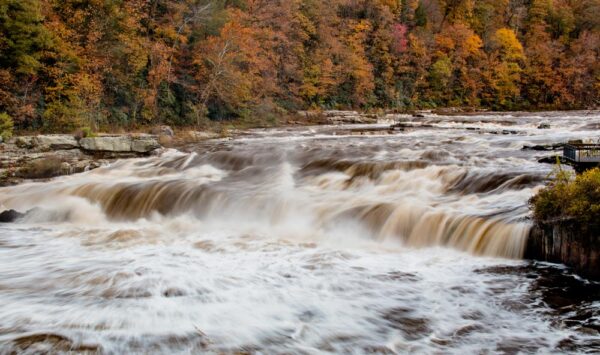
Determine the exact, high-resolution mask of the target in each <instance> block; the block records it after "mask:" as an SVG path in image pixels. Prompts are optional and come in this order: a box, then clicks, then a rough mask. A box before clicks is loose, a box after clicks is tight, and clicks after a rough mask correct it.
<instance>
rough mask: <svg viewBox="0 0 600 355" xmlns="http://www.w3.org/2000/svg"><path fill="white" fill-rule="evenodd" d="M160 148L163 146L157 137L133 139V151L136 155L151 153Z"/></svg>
mask: <svg viewBox="0 0 600 355" xmlns="http://www.w3.org/2000/svg"><path fill="white" fill-rule="evenodd" d="M160 147H161V145H160V143H158V138H157V137H155V136H140V137H133V140H132V142H131V151H133V152H136V153H150V152H151V151H153V150H156V149H158V148H160Z"/></svg>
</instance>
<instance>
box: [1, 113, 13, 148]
mask: <svg viewBox="0 0 600 355" xmlns="http://www.w3.org/2000/svg"><path fill="white" fill-rule="evenodd" d="M12 134H13V120H12V118H11V117H10V116H9V115H8V114H7V113H4V112H2V113H0V137H2V139H3V140H5V141H6V140H7V139H9V138H10V137H12Z"/></svg>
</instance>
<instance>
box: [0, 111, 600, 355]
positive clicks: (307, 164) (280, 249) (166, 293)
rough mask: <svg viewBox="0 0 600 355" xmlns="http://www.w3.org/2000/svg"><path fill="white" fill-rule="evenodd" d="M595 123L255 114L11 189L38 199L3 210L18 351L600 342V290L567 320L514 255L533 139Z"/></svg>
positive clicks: (575, 134) (564, 135) (4, 257)
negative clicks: (310, 123)
mask: <svg viewBox="0 0 600 355" xmlns="http://www.w3.org/2000/svg"><path fill="white" fill-rule="evenodd" d="M405 120H409V119H408V118H405ZM409 121H410V120H409ZM542 121H551V123H552V129H549V130H539V129H537V126H538V125H539V123H540V122H542ZM594 122H600V116H591V117H589V116H588V117H583V114H579V115H578V114H574V115H572V116H566V117H565V116H564V115H563V114H556V115H549V116H544V117H535V116H530V115H502V116H498V115H486V116H465V117H439V116H430V117H428V118H425V119H419V120H416V119H415V121H410V122H406V125H405V126H407V127H410V128H409V129H408V130H407V131H406V132H401V133H395V134H391V135H388V134H382V135H369V136H356V135H354V134H353V131H352V130H356V129H357V127H356V126H353V127H351V128H350V127H339V126H338V127H311V128H294V129H272V130H256V131H252V132H251V134H250V135H247V136H244V137H242V138H237V139H234V140H232V141H213V142H206V143H202V144H198V145H196V146H192V147H188V148H189V149H188V152H179V151H174V150H169V151H165V152H163V153H162V154H160V155H158V156H155V157H150V158H146V159H138V160H122V161H118V162H116V163H114V164H112V165H110V166H106V167H102V168H99V169H97V170H94V171H90V172H87V173H84V174H79V175H75V176H70V177H62V178H58V179H54V180H51V181H48V182H38V183H27V184H23V185H20V186H15V187H6V188H2V189H0V207H4V208H14V209H17V210H20V211H27V210H30V209H33V210H32V211H31V212H30V213H28V214H27V216H26V217H25V219H24V220H22V221H20V222H19V223H18V224H14V225H5V226H0V272H1V273H0V291H1V292H0V353H3V350H6V352H8V353H10V352H13V351H24V352H27V351H29V352H32V353H35V352H36V351H37V352H40V351H41V352H45V351H50V352H52V351H59V352H60V351H68V350H74V351H80V352H86V351H88V352H94V351H96V352H103V353H122V352H141V353H148V352H151V353H152V352H167V351H168V352H189V351H192V352H198V351H204V352H217V353H219V352H226V353H227V352H244V351H246V352H251V353H252V352H265V353H282V352H285V353H302V354H304V353H322V352H342V353H394V352H400V353H402V352H436V351H442V352H457V353H458V352H465V351H467V352H472V351H480V350H482V351H488V352H509V353H510V352H515V351H519V350H523V349H525V350H524V351H527V352H529V351H541V352H555V351H569V350H573V349H575V350H576V351H583V350H587V349H594V348H595V349H596V350H598V347H599V346H600V337H599V336H598V333H597V330H595V333H594V332H591V331H590V329H591V330H593V329H599V328H600V327H598V324H597V322H596V321H593V319H598V318H597V317H598V314H599V312H598V308H599V307H598V305H597V304H596V305H594V304H593V303H591V304H590V303H589V302H588V303H578V304H577V305H576V307H579V308H578V309H586V311H588V312H591V314H592V315H589V316H588V319H586V321H589V322H588V323H589V324H588V325H587V326H585V327H584V326H574V327H563V326H560V325H557V324H555V323H556V322H553V319H561V318H560V317H558V316H556V317H554V318H553V316H552V315H551V314H550V313H551V310H550V309H551V307H548V306H545V305H544V304H543V303H542V302H541V301H540V300H541V299H543V295H541V294H542V293H543V292H542V291H543V290H544V289H545V288H536V286H535V285H537V283H536V281H535V280H536V277H537V279H539V278H540V277H541V276H539V275H540V273H541V271H540V268H546V267H547V266H539V265H538V266H535V267H534V266H527V267H528V269H527V270H526V271H524V272H511V271H502V272H498V271H497V270H505V269H498V268H503V267H507V268H508V269H506V270H515V269H517V268H521V267H525V266H524V265H528V264H526V263H524V262H523V261H519V259H520V258H521V257H522V255H523V253H524V247H525V243H526V240H527V235H528V233H529V222H528V221H527V216H528V213H529V212H528V207H527V200H528V198H529V197H530V196H531V195H532V194H533V193H534V192H535V190H536V189H537V188H539V186H540V185H541V184H542V182H543V180H544V179H545V177H546V176H547V175H548V173H549V171H550V169H551V166H545V165H541V164H538V163H537V157H538V156H540V155H541V154H540V152H535V151H527V150H521V148H522V147H523V146H525V145H536V144H537V145H539V144H550V143H556V142H557V141H565V140H568V139H572V138H577V139H581V138H591V137H593V136H594V133H595V132H591V131H589V130H586V128H585V127H587V126H589V124H590V123H594ZM358 128H361V127H358ZM362 128H370V129H371V128H376V127H373V126H368V127H367V126H365V127H362ZM506 130H510V131H508V132H507V131H506ZM503 133H506V134H503ZM557 272H559V271H557ZM532 275H533V276H532ZM586 307H587V308H586ZM575 311H576V310H575ZM557 317H558V318H557ZM590 324H591V326H590ZM580 328H585V329H586V331H581V329H580ZM565 344H566V345H565ZM582 349H583V350H582Z"/></svg>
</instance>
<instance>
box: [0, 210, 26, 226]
mask: <svg viewBox="0 0 600 355" xmlns="http://www.w3.org/2000/svg"><path fill="white" fill-rule="evenodd" d="M23 217H25V214H24V213H20V212H17V211H15V210H6V211H4V212H2V213H0V223H12V222H15V221H16V220H18V219H20V218H23Z"/></svg>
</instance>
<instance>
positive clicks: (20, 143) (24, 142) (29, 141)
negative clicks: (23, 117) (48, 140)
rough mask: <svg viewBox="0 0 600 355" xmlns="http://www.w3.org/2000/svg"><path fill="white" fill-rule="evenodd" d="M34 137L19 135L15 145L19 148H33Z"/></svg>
mask: <svg viewBox="0 0 600 355" xmlns="http://www.w3.org/2000/svg"><path fill="white" fill-rule="evenodd" d="M33 138H34V137H30V136H23V137H17V138H15V145H16V146H17V147H19V148H23V149H31V148H33V146H34V142H33Z"/></svg>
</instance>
